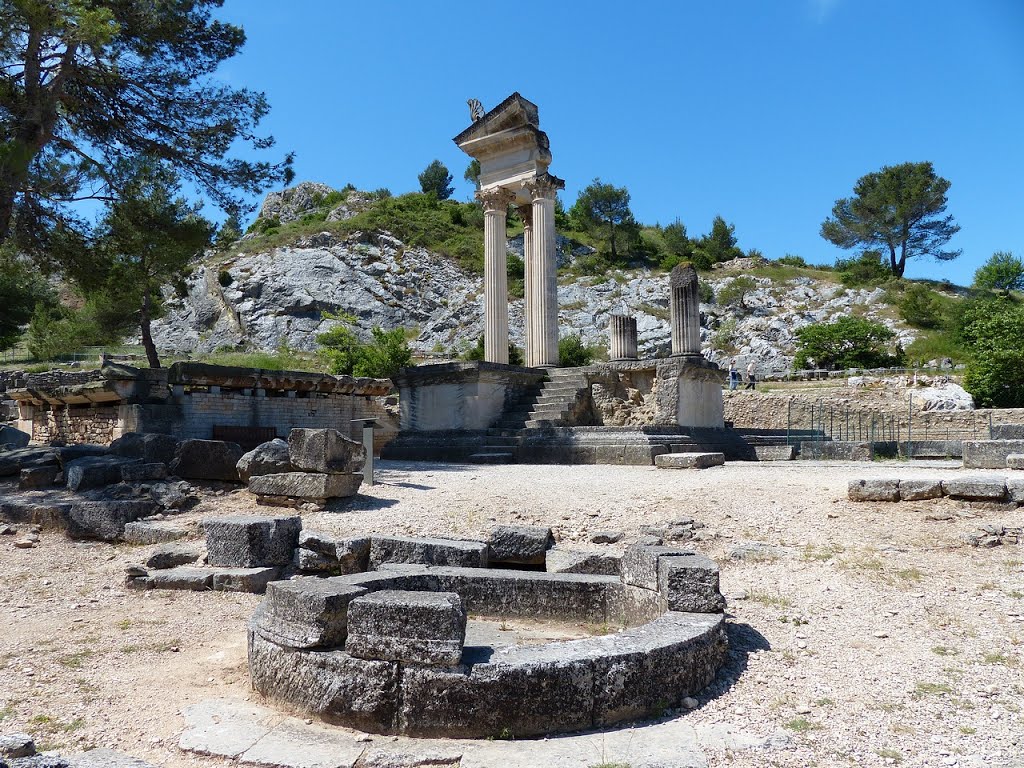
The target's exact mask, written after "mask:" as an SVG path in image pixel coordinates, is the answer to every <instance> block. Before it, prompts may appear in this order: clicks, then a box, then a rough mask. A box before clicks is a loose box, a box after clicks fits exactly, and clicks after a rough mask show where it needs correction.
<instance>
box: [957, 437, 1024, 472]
mask: <svg viewBox="0 0 1024 768" xmlns="http://www.w3.org/2000/svg"><path fill="white" fill-rule="evenodd" d="M1014 453H1024V440H964V441H963V456H964V467H965V468H966V469H1005V468H1006V459H1007V457H1009V456H1010V455H1011V454H1014Z"/></svg>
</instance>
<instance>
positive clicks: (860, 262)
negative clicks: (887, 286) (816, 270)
mask: <svg viewBox="0 0 1024 768" xmlns="http://www.w3.org/2000/svg"><path fill="white" fill-rule="evenodd" d="M836 272H838V273H839V280H840V282H842V284H843V285H845V286H848V287H850V288H854V287H859V286H865V285H878V284H879V283H884V282H886V281H887V280H888V279H889V278H891V277H892V272H891V271H890V269H889V268H888V267H887V266H886V265H885V264H883V263H882V254H881V253H880V252H878V251H864V253H862V254H861V255H860V256H859V257H858V258H856V259H836Z"/></svg>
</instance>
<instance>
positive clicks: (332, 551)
mask: <svg viewBox="0 0 1024 768" xmlns="http://www.w3.org/2000/svg"><path fill="white" fill-rule="evenodd" d="M303 552H307V553H308V554H309V555H314V554H315V555H317V557H319V558H323V559H324V560H325V561H327V562H329V563H331V564H332V566H331V569H330V570H331V571H332V572H335V573H338V574H346V573H361V572H362V571H365V570H366V569H367V568H368V567H369V560H370V537H369V536H363V537H355V538H346V539H336V538H334V537H332V536H328V535H326V534H323V533H320V532H319V531H307V530H303V531H302V533H300V534H299V557H300V558H302V557H303V555H302V553H303ZM306 561H307V562H308V563H309V564H310V565H312V566H314V567H315V563H316V562H319V561H317V560H316V559H315V558H310V557H307V558H306ZM301 562H302V561H301V559H300V568H301V567H302V565H301ZM303 570H305V569H303Z"/></svg>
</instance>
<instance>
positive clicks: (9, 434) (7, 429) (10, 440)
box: [0, 425, 32, 448]
mask: <svg viewBox="0 0 1024 768" xmlns="http://www.w3.org/2000/svg"><path fill="white" fill-rule="evenodd" d="M31 439H32V436H31V435H30V434H29V433H28V432H22V431H21V430H20V429H15V428H14V427H11V426H8V425H4V426H0V445H10V446H12V447H13V448H25V447H27V446H28V443H29V441H30V440H31Z"/></svg>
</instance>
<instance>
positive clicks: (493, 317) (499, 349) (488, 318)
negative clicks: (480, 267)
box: [476, 187, 513, 364]
mask: <svg viewBox="0 0 1024 768" xmlns="http://www.w3.org/2000/svg"><path fill="white" fill-rule="evenodd" d="M476 197H477V199H478V200H479V201H480V202H481V203H483V206H484V360H486V361H488V362H491V363H506V364H507V363H508V255H507V252H506V249H507V243H506V240H505V216H506V214H507V211H508V205H509V203H511V202H512V198H513V194H512V193H511V192H509V191H508V190H507V189H503V188H501V187H495V188H493V189H486V190H480V191H478V192H477V193H476Z"/></svg>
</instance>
